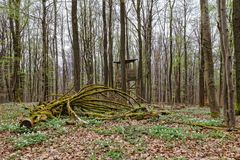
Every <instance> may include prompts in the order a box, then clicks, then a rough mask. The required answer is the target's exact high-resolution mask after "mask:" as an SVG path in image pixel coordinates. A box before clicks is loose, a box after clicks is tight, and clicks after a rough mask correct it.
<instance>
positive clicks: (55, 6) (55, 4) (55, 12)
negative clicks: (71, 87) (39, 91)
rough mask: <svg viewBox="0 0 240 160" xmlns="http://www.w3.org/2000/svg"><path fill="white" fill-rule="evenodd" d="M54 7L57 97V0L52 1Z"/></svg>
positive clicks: (56, 85) (56, 87) (56, 84)
mask: <svg viewBox="0 0 240 160" xmlns="http://www.w3.org/2000/svg"><path fill="white" fill-rule="evenodd" d="M53 7H54V52H55V94H56V98H57V97H58V96H57V95H58V79H59V77H58V40H57V0H54V1H53Z"/></svg>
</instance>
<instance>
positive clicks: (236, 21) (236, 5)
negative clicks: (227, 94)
mask: <svg viewBox="0 0 240 160" xmlns="http://www.w3.org/2000/svg"><path fill="white" fill-rule="evenodd" d="M239 13H240V1H239V0H233V15H232V16H233V17H232V18H233V19H232V22H233V39H234V56H235V70H236V71H235V72H236V73H235V75H236V113H237V114H238V115H240V34H239V33H240V14H239Z"/></svg>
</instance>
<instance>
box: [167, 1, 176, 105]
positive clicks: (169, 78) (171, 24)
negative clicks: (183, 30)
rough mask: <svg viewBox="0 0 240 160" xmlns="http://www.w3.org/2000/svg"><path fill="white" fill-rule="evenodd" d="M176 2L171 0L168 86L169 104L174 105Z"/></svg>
mask: <svg viewBox="0 0 240 160" xmlns="http://www.w3.org/2000/svg"><path fill="white" fill-rule="evenodd" d="M174 4H175V0H173V2H172V1H171V0H169V6H170V23H169V32H170V33H169V34H170V37H169V39H170V40H169V41H170V42H169V43H170V46H169V52H170V64H169V75H168V85H169V100H168V101H169V102H170V103H172V68H173V33H172V32H173V8H174Z"/></svg>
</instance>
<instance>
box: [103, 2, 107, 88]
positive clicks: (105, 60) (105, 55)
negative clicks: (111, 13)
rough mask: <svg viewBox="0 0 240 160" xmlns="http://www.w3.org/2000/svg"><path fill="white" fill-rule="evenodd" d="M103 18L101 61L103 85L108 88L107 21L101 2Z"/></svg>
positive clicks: (104, 8) (104, 7)
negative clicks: (102, 65) (102, 61)
mask: <svg viewBox="0 0 240 160" xmlns="http://www.w3.org/2000/svg"><path fill="white" fill-rule="evenodd" d="M102 18H103V60H104V85H105V86H108V58H107V57H108V54H107V44H108V41H107V20H106V0H102Z"/></svg>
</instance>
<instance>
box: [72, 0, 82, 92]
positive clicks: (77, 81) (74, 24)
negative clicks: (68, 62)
mask: <svg viewBox="0 0 240 160" xmlns="http://www.w3.org/2000/svg"><path fill="white" fill-rule="evenodd" d="M72 37H73V42H72V45H73V46H72V48H73V64H74V68H73V70H74V90H75V91H76V92H78V91H79V90H80V63H79V61H80V49H79V39H78V18H77V0H72Z"/></svg>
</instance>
